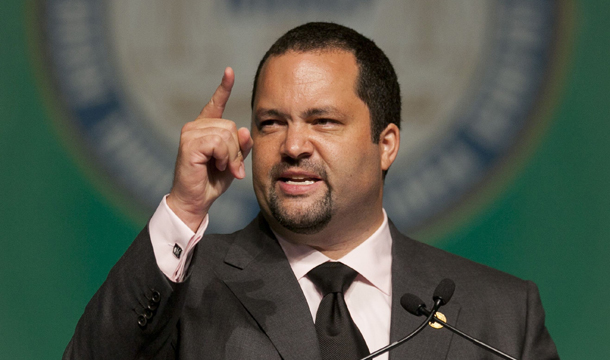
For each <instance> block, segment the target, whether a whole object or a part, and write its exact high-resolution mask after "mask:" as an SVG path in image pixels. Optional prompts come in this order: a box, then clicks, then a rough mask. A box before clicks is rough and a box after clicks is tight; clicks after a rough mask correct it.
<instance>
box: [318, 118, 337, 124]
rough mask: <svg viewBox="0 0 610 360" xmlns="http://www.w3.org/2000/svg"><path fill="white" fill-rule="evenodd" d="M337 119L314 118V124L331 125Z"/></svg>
mask: <svg viewBox="0 0 610 360" xmlns="http://www.w3.org/2000/svg"><path fill="white" fill-rule="evenodd" d="M336 123H337V121H336V120H333V119H325V118H321V119H316V121H315V124H317V125H333V124H336Z"/></svg>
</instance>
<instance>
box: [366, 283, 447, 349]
mask: <svg viewBox="0 0 610 360" xmlns="http://www.w3.org/2000/svg"><path fill="white" fill-rule="evenodd" d="M454 290H455V284H454V283H453V281H451V280H450V279H444V280H442V281H441V282H440V283H439V284H438V286H437V287H436V289H434V295H433V297H432V298H433V300H434V305H433V306H432V311H428V309H426V304H424V302H423V301H422V300H421V299H420V298H419V297H417V296H416V295H413V294H404V295H403V296H402V298H400V304H401V305H402V307H403V308H405V309H406V308H407V307H405V304H406V305H408V306H409V309H412V310H413V311H415V313H413V312H411V311H410V310H407V311H409V312H411V313H412V314H416V315H417V316H420V315H424V314H425V315H426V320H424V322H422V323H421V324H420V325H419V326H418V327H417V328H416V329H415V330H413V331H412V332H411V333H410V334H409V335H407V336H405V337H403V338H402V339H400V340H398V341H396V342H394V343H392V344H390V345H387V346H384V347H382V348H381V349H379V350H377V351H375V352H373V353H371V354H370V355H368V356H366V357H363V358H362V359H361V360H370V359H372V358H374V357H377V356H379V355H381V354H383V353H385V352H388V351H390V350H392V349H394V348H395V347H397V346H399V345H402V344H404V343H405V342H407V341H408V340H410V339H412V338H413V337H414V336H415V335H417V334H419V333H420V332H421V331H422V330H423V329H424V328H425V327H426V324H427V323H429V322H430V321H431V320H432V318H433V317H434V315H435V314H436V312H437V311H438V309H439V308H440V307H441V306H443V305H445V304H447V303H448V302H449V300H450V299H451V296H453V291H454ZM424 311H425V313H424Z"/></svg>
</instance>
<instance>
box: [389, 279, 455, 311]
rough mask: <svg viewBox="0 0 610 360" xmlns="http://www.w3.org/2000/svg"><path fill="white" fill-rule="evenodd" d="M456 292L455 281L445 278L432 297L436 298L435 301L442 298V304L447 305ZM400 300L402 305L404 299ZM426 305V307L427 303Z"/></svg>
mask: <svg viewBox="0 0 610 360" xmlns="http://www.w3.org/2000/svg"><path fill="white" fill-rule="evenodd" d="M454 292H455V283H454V282H453V280H451V279H443V280H441V282H440V283H439V284H438V286H437V287H436V289H435V290H434V295H432V299H434V301H436V300H437V299H440V300H441V305H445V304H447V303H448V302H449V300H451V297H452V296H453V293H454ZM400 300H401V301H400V304H401V305H402V299H400ZM424 307H426V305H425V304H424Z"/></svg>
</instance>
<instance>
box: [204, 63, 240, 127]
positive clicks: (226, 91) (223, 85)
mask: <svg viewBox="0 0 610 360" xmlns="http://www.w3.org/2000/svg"><path fill="white" fill-rule="evenodd" d="M233 83H235V73H234V72H233V69H231V68H230V67H228V68H226V69H225V72H224V75H223V76H222V81H221V82H220V85H218V88H216V91H215V92H214V95H212V98H211V99H210V102H208V103H207V105H206V106H205V107H204V108H203V110H201V113H199V118H221V117H222V113H223V111H224V110H225V106H226V105H227V101H229V96H231V89H233Z"/></svg>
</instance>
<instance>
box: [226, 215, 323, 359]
mask: <svg viewBox="0 0 610 360" xmlns="http://www.w3.org/2000/svg"><path fill="white" fill-rule="evenodd" d="M218 275H219V276H220V277H221V278H222V279H223V281H224V282H225V283H226V284H227V286H228V287H229V288H230V289H231V291H232V292H233V293H234V294H235V296H237V298H238V299H239V300H240V301H241V303H242V304H243V305H244V307H245V308H246V309H247V310H248V312H249V313H250V314H251V315H252V317H253V318H254V319H255V320H256V322H257V323H258V324H259V325H260V327H261V328H262V329H263V331H265V333H266V334H267V336H268V337H269V339H270V340H271V342H272V343H273V344H274V346H275V347H276V349H277V351H278V352H279V353H280V355H281V356H282V358H284V359H287V360H288V359H311V360H314V359H316V360H319V359H320V351H319V346H318V339H317V336H316V331H315V327H314V323H313V319H312V318H311V312H310V311H309V307H308V305H307V301H306V299H305V296H304V295H303V292H302V290H301V287H300V286H299V283H298V282H297V280H296V278H295V277H294V273H293V272H292V269H291V268H290V264H289V263H288V260H287V259H286V256H285V255H284V252H283V251H282V248H281V247H280V246H279V244H278V243H277V240H276V239H275V237H274V236H273V234H272V232H271V231H270V229H269V227H268V225H267V223H266V222H265V220H264V219H263V218H262V216H259V217H258V219H257V220H255V221H253V222H252V223H251V224H250V225H249V226H248V227H247V228H246V229H244V231H242V232H241V234H240V235H238V237H237V238H236V240H235V242H234V243H233V244H232V245H231V247H230V248H229V251H228V252H227V255H226V257H225V266H224V269H222V271H219V274H218Z"/></svg>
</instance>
